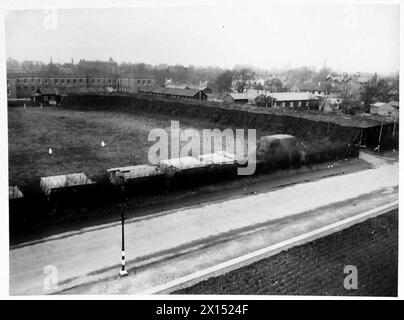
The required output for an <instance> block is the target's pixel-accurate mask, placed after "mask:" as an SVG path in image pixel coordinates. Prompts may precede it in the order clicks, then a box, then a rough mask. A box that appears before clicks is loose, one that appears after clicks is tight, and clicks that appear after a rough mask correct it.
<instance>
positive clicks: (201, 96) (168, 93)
mask: <svg viewBox="0 0 404 320" xmlns="http://www.w3.org/2000/svg"><path fill="white" fill-rule="evenodd" d="M139 93H143V94H148V95H155V96H162V97H166V98H187V99H196V100H207V98H208V96H207V95H206V93H204V92H203V91H202V90H199V89H185V88H164V87H158V88H154V89H140V90H139Z"/></svg>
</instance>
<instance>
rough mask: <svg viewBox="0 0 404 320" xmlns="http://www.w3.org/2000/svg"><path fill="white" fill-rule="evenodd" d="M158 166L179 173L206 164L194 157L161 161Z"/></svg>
mask: <svg viewBox="0 0 404 320" xmlns="http://www.w3.org/2000/svg"><path fill="white" fill-rule="evenodd" d="M160 164H161V165H162V166H167V167H172V168H174V169H177V170H179V171H181V170H187V169H193V168H200V167H205V166H207V165H208V164H207V163H203V162H201V161H199V160H198V159H196V158H194V157H182V158H174V159H167V160H161V161H160Z"/></svg>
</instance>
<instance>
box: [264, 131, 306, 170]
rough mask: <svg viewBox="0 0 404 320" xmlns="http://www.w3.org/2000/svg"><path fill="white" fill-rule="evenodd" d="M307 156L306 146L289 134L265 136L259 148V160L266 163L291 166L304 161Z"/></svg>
mask: <svg viewBox="0 0 404 320" xmlns="http://www.w3.org/2000/svg"><path fill="white" fill-rule="evenodd" d="M305 154H306V152H305V148H304V146H303V145H302V144H301V143H299V142H298V141H297V139H296V137H294V136H292V135H289V134H275V135H271V136H263V137H261V139H260V141H259V143H258V146H257V158H258V160H261V161H265V162H277V163H282V162H284V163H285V165H289V164H293V163H297V162H301V161H304V160H305Z"/></svg>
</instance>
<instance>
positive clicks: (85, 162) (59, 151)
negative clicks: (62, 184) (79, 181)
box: [8, 107, 217, 187]
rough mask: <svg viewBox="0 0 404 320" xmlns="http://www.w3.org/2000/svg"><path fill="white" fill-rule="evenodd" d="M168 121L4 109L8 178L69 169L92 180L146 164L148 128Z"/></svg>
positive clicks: (187, 123) (35, 180)
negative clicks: (117, 169)
mask: <svg viewBox="0 0 404 320" xmlns="http://www.w3.org/2000/svg"><path fill="white" fill-rule="evenodd" d="M170 120H175V119H171V118H170V117H168V116H160V115H153V116H150V115H138V114H136V115H134V114H128V113H119V112H116V111H113V112H108V111H72V110H66V109H58V108H48V107H47V108H43V109H41V108H27V109H24V108H9V109H8V135H9V136H8V142H9V183H10V185H19V186H26V187H32V186H35V185H39V179H40V177H44V176H50V175H58V174H67V173H74V172H84V173H86V174H87V175H88V176H89V177H90V178H93V179H95V180H97V179H100V178H101V177H102V176H103V175H105V174H106V169H108V168H112V167H119V166H126V165H136V164H145V163H148V158H147V154H148V150H149V148H150V146H152V145H153V144H154V142H149V141H148V139H147V137H148V134H149V132H150V130H151V129H154V128H166V129H167V130H168V129H169V128H170ZM180 127H181V129H182V130H183V129H188V128H194V129H197V130H199V131H200V130H201V129H202V128H215V127H217V126H215V125H214V124H212V123H208V122H201V121H200V120H198V119H194V120H185V119H181V121H180ZM101 141H104V142H105V147H101ZM49 148H52V154H49Z"/></svg>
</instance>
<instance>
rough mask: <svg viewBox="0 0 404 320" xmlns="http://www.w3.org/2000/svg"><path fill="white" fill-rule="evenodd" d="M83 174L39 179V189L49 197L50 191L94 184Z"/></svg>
mask: <svg viewBox="0 0 404 320" xmlns="http://www.w3.org/2000/svg"><path fill="white" fill-rule="evenodd" d="M94 183H95V182H94V181H92V180H90V179H89V178H88V177H87V176H86V175H85V174H84V173H83V172H79V173H71V174H63V175H59V176H49V177H42V178H41V182H40V185H41V188H42V190H43V191H44V192H45V194H47V195H49V194H50V193H51V192H52V190H54V189H59V188H66V187H77V186H83V185H89V184H94Z"/></svg>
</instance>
